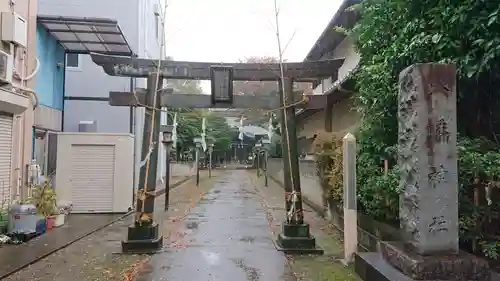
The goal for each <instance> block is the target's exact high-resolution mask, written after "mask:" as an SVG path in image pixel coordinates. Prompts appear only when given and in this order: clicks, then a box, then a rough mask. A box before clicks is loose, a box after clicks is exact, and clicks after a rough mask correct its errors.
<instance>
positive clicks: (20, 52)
mask: <svg viewBox="0 0 500 281" xmlns="http://www.w3.org/2000/svg"><path fill="white" fill-rule="evenodd" d="M9 4H10V1H5V0H4V1H0V12H11V11H14V12H16V13H17V14H19V15H20V16H21V17H23V18H24V19H25V20H26V21H27V22H28V30H27V35H28V43H27V46H26V48H18V49H17V52H15V53H14V52H13V50H12V49H11V48H10V45H9V44H5V43H3V42H0V49H1V50H2V51H4V52H7V53H9V54H11V55H14V56H15V62H14V64H15V67H16V69H17V70H18V74H19V75H20V76H22V77H26V76H28V75H30V74H31V73H32V72H33V71H34V70H35V38H36V10H37V1H36V0H24V1H16V4H15V5H13V6H12V7H11V6H10V5H9ZM14 84H15V85H20V84H23V86H24V87H27V88H31V89H32V88H33V84H34V83H33V79H30V80H28V81H24V82H21V81H20V80H19V79H17V78H14ZM16 92H17V93H14V92H10V91H1V92H0V105H2V104H3V106H7V107H8V108H9V109H10V110H7V112H9V113H12V114H14V116H15V117H14V128H13V141H12V146H13V150H12V151H13V155H12V171H11V184H12V185H11V186H12V189H13V194H16V193H17V192H16V191H17V190H20V194H19V195H21V196H23V197H26V196H27V192H26V188H27V185H26V172H25V167H26V165H27V164H28V163H30V160H31V150H32V144H33V139H32V137H31V136H32V130H33V129H32V126H33V115H34V113H33V109H32V108H33V100H32V99H31V98H29V96H28V95H27V94H26V93H24V92H23V91H19V90H16ZM10 102H13V103H10ZM18 109H21V111H19V110H18Z"/></svg>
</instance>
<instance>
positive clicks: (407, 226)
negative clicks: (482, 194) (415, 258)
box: [398, 64, 458, 254]
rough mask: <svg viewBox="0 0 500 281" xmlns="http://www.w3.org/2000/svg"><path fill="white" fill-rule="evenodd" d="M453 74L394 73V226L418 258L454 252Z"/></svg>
mask: <svg viewBox="0 0 500 281" xmlns="http://www.w3.org/2000/svg"><path fill="white" fill-rule="evenodd" d="M455 76H456V70H455V67H454V66H453V65H445V64H416V65H412V66H410V67H408V68H407V69H405V70H403V71H402V72H401V74H400V77H399V79H400V83H399V85H400V92H399V108H398V119H399V122H398V123H399V135H398V139H399V141H398V142H399V145H398V165H399V167H400V169H401V179H400V187H401V188H402V194H401V197H400V221H401V227H402V228H403V230H404V231H405V233H406V234H407V238H408V239H409V241H410V242H411V243H412V244H413V245H414V246H415V249H416V251H417V252H418V253H420V254H431V253H439V252H447V253H450V252H452V253H454V252H457V251H458V178H457V146H456V141H457V134H456V130H457V129H456V114H457V112H456V78H455Z"/></svg>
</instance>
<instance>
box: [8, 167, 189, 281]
mask: <svg viewBox="0 0 500 281" xmlns="http://www.w3.org/2000/svg"><path fill="white" fill-rule="evenodd" d="M191 178H192V176H188V177H186V178H185V179H182V180H180V181H178V182H176V183H174V184H173V185H171V186H170V189H171V190H172V189H174V188H176V187H179V186H180V185H182V184H184V183H186V182H187V181H189V180H190V179H191ZM164 193H165V189H162V190H160V191H158V192H156V194H155V197H157V196H159V195H161V194H164ZM133 213H134V211H133V210H132V211H129V212H127V213H125V214H123V215H121V216H119V217H117V218H115V219H113V220H110V221H109V222H107V223H106V224H104V225H101V226H99V227H97V228H94V229H92V230H90V231H89V232H86V233H84V234H82V235H80V236H78V237H77V238H75V239H73V240H71V241H69V242H68V243H66V244H63V245H61V246H60V247H56V248H55V249H53V250H51V251H49V252H47V253H45V254H42V255H40V256H37V257H36V258H34V259H33V260H32V261H30V262H28V263H26V264H23V265H21V266H19V267H17V268H15V269H13V270H11V271H9V272H8V273H5V274H3V275H0V280H2V279H4V278H7V277H9V276H10V275H12V274H14V273H16V272H18V271H20V270H22V269H24V268H26V267H28V266H30V265H32V264H34V263H36V262H38V261H39V260H42V259H44V258H46V257H48V256H50V255H52V254H53V253H55V252H58V251H60V250H62V249H64V248H66V247H68V246H70V245H71V244H74V243H76V242H78V241H80V240H82V239H83V238H85V237H87V236H89V235H92V234H94V233H96V232H98V231H99V230H103V229H104V228H106V227H108V226H110V225H112V224H114V223H116V222H118V221H121V220H123V219H124V218H126V217H128V216H130V215H132V214H133Z"/></svg>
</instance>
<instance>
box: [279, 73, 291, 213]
mask: <svg viewBox="0 0 500 281" xmlns="http://www.w3.org/2000/svg"><path fill="white" fill-rule="evenodd" d="M284 80H285V85H286V83H287V82H288V81H290V79H284ZM281 83H282V81H281V80H280V81H279V82H278V84H279V91H280V107H282V108H283V109H282V110H280V114H281V116H280V117H281V118H280V125H281V151H282V158H283V184H284V186H285V212H288V210H290V207H291V205H292V202H291V201H290V198H288V197H289V194H291V193H292V190H293V188H292V177H291V176H290V175H291V171H290V158H289V157H288V151H289V144H288V138H287V135H286V131H285V130H286V129H285V126H286V125H285V124H286V122H287V120H286V119H285V110H286V109H285V108H284V106H285V93H283V86H282V84H281ZM285 88H286V86H285ZM292 114H294V115H295V112H294V113H292Z"/></svg>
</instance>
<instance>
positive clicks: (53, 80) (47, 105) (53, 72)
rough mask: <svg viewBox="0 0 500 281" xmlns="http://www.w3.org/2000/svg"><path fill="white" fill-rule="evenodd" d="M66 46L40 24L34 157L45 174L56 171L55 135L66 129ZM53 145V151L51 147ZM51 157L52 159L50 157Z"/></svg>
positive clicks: (37, 48) (37, 33)
mask: <svg viewBox="0 0 500 281" xmlns="http://www.w3.org/2000/svg"><path fill="white" fill-rule="evenodd" d="M65 55H66V49H65V48H64V46H63V45H61V43H59V41H58V40H57V38H56V37H55V36H53V35H52V34H51V33H50V32H49V31H48V30H47V29H46V28H45V26H44V25H43V24H42V23H37V26H36V56H37V62H38V68H39V71H38V73H37V75H36V77H35V90H36V92H37V93H38V97H39V105H38V107H37V108H36V109H35V119H34V124H33V128H34V132H33V159H35V160H36V163H37V164H39V165H40V168H41V171H42V174H43V175H50V174H52V173H53V172H54V171H55V155H56V152H55V151H54V149H53V145H49V139H50V140H51V144H52V143H53V141H54V140H53V138H54V136H53V135H51V134H50V133H53V132H60V131H62V116H63V104H64V77H65V75H64V73H65V68H64V62H65ZM49 148H51V151H49ZM49 158H50V160H49Z"/></svg>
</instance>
